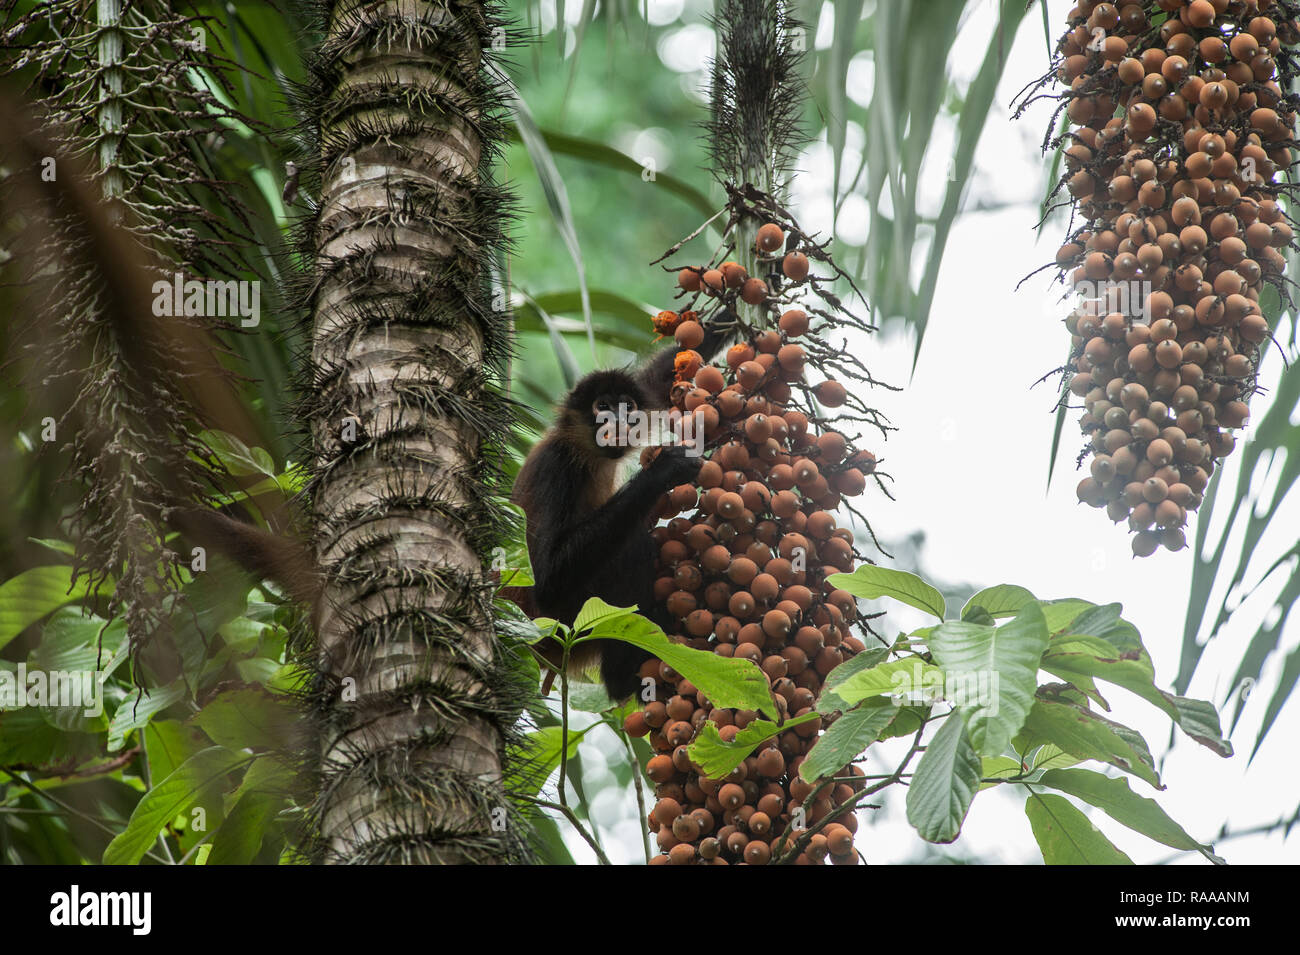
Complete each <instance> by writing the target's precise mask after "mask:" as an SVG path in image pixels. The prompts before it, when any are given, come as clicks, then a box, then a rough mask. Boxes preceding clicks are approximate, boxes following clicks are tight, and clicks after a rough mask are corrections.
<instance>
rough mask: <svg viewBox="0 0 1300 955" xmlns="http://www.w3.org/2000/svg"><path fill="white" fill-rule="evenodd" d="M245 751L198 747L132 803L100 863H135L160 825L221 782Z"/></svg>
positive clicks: (245, 757) (239, 763)
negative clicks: (121, 826)
mask: <svg viewBox="0 0 1300 955" xmlns="http://www.w3.org/2000/svg"><path fill="white" fill-rule="evenodd" d="M251 759H252V757H250V756H248V755H247V754H241V753H232V752H231V751H230V750H228V749H226V748H225V747H222V746H210V747H208V748H207V749H204V750H200V751H199V752H197V753H195V754H194V755H193V756H191V757H190V758H189V759H187V760H186V761H185V762H184V763H182V764H181V765H180V766H178V767H176V769H175V771H173V772H172V773H171V774H170V775H169V776H168V777H167V778H166V779H164V780H163V781H162V782H160V783H158V784H157V785H155V786H154V787H153V788H152V789H151V790H149V792H147V793H145V795H144V797H143V798H142V799H141V800H140V802H139V803H137V804H136V807H135V811H134V812H132V813H131V818H130V819H129V820H128V821H127V824H126V828H125V829H124V830H123V831H122V832H120V833H118V834H117V836H115V837H114V839H113V841H112V842H110V843H109V844H108V848H106V849H105V850H104V865H135V864H136V863H137V862H139V861H140V859H141V858H142V857H143V856H144V854H145V852H147V851H148V850H149V847H150V846H151V845H153V843H154V841H155V840H156V839H157V838H158V833H160V832H162V830H163V827H164V826H166V825H167V824H168V823H169V822H171V821H172V820H173V819H175V818H176V817H177V816H178V815H180V814H181V813H183V812H185V811H186V810H187V809H189V808H190V807H191V806H193V805H194V804H195V803H196V802H198V801H199V800H200V799H202V798H204V797H205V796H206V795H207V794H208V793H210V792H212V791H214V790H216V789H218V788H220V787H222V786H224V785H225V782H226V776H227V775H228V774H229V773H231V772H233V771H234V770H235V769H237V768H238V767H240V766H242V765H244V764H245V763H247V762H249V761H250V760H251Z"/></svg>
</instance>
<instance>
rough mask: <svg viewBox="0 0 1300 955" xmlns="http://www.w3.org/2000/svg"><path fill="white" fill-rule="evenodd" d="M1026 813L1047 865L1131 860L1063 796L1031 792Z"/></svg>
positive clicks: (1129, 862) (1097, 863)
mask: <svg viewBox="0 0 1300 955" xmlns="http://www.w3.org/2000/svg"><path fill="white" fill-rule="evenodd" d="M1025 815H1026V816H1028V817H1029V825H1030V826H1031V827H1032V828H1033V830H1034V839H1036V840H1037V841H1038V848H1039V849H1040V850H1041V851H1042V853H1043V861H1044V862H1046V863H1047V864H1048V865H1132V864H1133V860H1132V859H1130V858H1129V857H1128V856H1126V855H1125V854H1124V853H1123V852H1121V851H1120V850H1119V849H1116V848H1115V846H1114V845H1112V844H1111V841H1110V840H1109V839H1107V838H1106V837H1105V836H1104V835H1102V833H1101V830H1100V829H1098V828H1097V827H1096V826H1094V825H1093V824H1092V822H1091V820H1089V819H1088V817H1087V816H1085V815H1084V814H1083V813H1082V812H1080V811H1079V810H1078V809H1076V808H1075V807H1074V806H1073V805H1072V804H1071V803H1070V801H1069V800H1068V799H1066V798H1065V797H1064V796H1056V795H1053V794H1052V793H1033V794H1032V795H1030V797H1029V798H1028V799H1027V800H1026V801H1025Z"/></svg>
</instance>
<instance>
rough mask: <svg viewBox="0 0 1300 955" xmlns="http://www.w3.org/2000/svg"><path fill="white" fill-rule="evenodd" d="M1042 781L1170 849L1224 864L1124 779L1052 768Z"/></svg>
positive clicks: (1084, 771)
mask: <svg viewBox="0 0 1300 955" xmlns="http://www.w3.org/2000/svg"><path fill="white" fill-rule="evenodd" d="M1040 782H1041V783H1042V784H1043V785H1044V786H1050V787H1051V788H1052V789H1057V790H1060V791H1061V792H1063V793H1068V794H1070V795H1071V796H1075V797H1077V798H1079V799H1082V800H1083V801H1084V802H1086V803H1088V804H1089V805H1090V806H1096V807H1097V808H1098V809H1101V810H1102V811H1104V812H1105V813H1106V815H1108V816H1110V817H1111V818H1112V819H1114V820H1115V821H1116V822H1118V823H1121V824H1122V825H1125V826H1127V827H1128V828H1130V829H1132V830H1134V831H1135V832H1140V833H1142V835H1144V836H1146V837H1147V838H1149V839H1154V840H1155V841H1156V842H1159V843H1161V844H1163V845H1166V846H1169V847H1170V848H1171V849H1183V850H1186V851H1188V852H1199V853H1201V854H1202V855H1203V856H1205V858H1207V859H1209V860H1210V861H1211V862H1213V863H1215V864H1216V865H1223V864H1224V861H1223V860H1222V859H1221V858H1219V857H1218V856H1216V855H1215V854H1214V852H1213V850H1212V849H1211V848H1210V847H1209V846H1207V845H1202V844H1201V843H1199V842H1197V841H1196V840H1195V839H1193V838H1192V837H1191V836H1189V835H1188V834H1187V833H1186V831H1184V829H1183V827H1182V826H1180V825H1178V823H1176V822H1174V820H1173V819H1171V818H1170V817H1169V815H1168V814H1167V813H1166V812H1165V811H1164V810H1163V809H1161V808H1160V804H1159V803H1157V802H1156V801H1155V800H1154V799H1148V798H1146V797H1145V796H1139V795H1138V794H1137V793H1135V792H1133V790H1132V789H1130V788H1129V785H1128V780H1127V779H1125V778H1123V777H1118V778H1117V777H1111V776H1105V775H1103V774H1102V773H1097V772H1093V771H1092V770H1090V769H1052V770H1048V771H1047V772H1045V773H1043V775H1042V777H1041V778H1040Z"/></svg>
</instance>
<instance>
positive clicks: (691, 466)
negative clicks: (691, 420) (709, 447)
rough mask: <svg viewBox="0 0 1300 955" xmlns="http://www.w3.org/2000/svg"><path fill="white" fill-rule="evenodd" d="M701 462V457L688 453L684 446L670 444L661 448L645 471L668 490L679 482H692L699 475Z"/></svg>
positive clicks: (702, 460) (702, 461)
mask: <svg viewBox="0 0 1300 955" xmlns="http://www.w3.org/2000/svg"><path fill="white" fill-rule="evenodd" d="M703 463H704V458H703V457H701V456H699V455H694V456H692V455H689V454H687V453H686V449H685V448H683V447H680V446H676V445H672V446H669V447H665V448H661V449H660V451H659V453H658V454H657V455H656V456H655V459H654V460H653V461H651V462H650V467H649V468H647V469H646V471H647V473H648V474H649V475H651V476H652V477H653V478H654V480H655V483H656V484H658V485H659V486H660V487H661V488H662V489H663V490H665V491H668V490H671V489H672V488H675V487H677V486H678V485H679V484H687V483H690V482H693V481H694V480H695V479H696V477H698V476H699V473H700V465H701V464H703Z"/></svg>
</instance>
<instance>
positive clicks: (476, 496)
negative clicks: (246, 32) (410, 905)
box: [305, 0, 522, 864]
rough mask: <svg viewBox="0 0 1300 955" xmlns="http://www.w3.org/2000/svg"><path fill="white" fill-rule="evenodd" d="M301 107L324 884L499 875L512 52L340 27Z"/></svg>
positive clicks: (457, 16)
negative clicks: (503, 279) (449, 868)
mask: <svg viewBox="0 0 1300 955" xmlns="http://www.w3.org/2000/svg"><path fill="white" fill-rule="evenodd" d="M322 12H323V13H324V14H325V22H324V24H323V31H324V35H323V41H322V44H321V47H320V50H319V53H318V56H317V58H316V59H315V60H314V61H313V62H312V63H311V64H309V65H310V71H311V74H312V77H313V80H312V83H311V85H310V87H309V89H308V90H306V91H305V92H306V94H307V95H306V98H305V105H306V106H307V108H308V109H309V111H310V112H311V115H312V116H313V117H314V119H315V125H316V129H317V131H318V135H319V140H318V142H317V143H316V148H318V150H319V155H318V157H316V158H317V159H318V161H319V174H320V193H319V195H320V200H319V206H318V210H317V212H316V214H315V216H314V219H313V221H312V223H311V224H310V229H309V233H310V249H311V251H312V254H313V257H314V266H315V272H314V276H313V282H312V285H311V287H310V291H309V293H308V296H307V303H308V305H309V312H310V333H311V334H310V340H311V355H310V361H309V367H310V372H311V375H312V382H311V391H312V404H311V408H310V409H309V422H308V424H309V427H310V429H311V439H312V446H313V449H314V453H315V477H314V481H313V486H312V501H313V508H314V520H315V530H316V548H317V556H318V559H319V561H320V564H321V568H322V571H323V573H324V577H325V579H324V598H323V600H322V602H321V609H320V610H319V611H318V613H317V619H316V625H317V626H316V631H317V665H318V667H319V673H320V677H321V679H320V681H319V684H320V688H319V690H318V702H319V707H320V715H321V717H322V728H323V732H322V736H321V740H320V743H321V764H320V766H321V772H322V780H321V781H322V785H321V791H320V796H319V800H318V803H317V806H316V807H315V822H316V825H317V828H318V832H317V836H318V840H319V846H318V850H319V851H318V855H319V857H320V858H322V859H323V860H324V861H329V862H364V863H389V862H398V863H416V864H421V863H463V862H475V863H481V862H500V861H509V860H510V859H512V858H516V857H517V855H518V852H519V851H520V846H521V844H522V843H521V840H520V835H521V833H520V830H519V826H518V825H516V824H515V823H514V821H513V820H512V819H510V818H509V809H508V805H507V803H506V801H505V799H504V796H503V792H502V788H501V779H502V774H503V760H504V759H505V756H504V753H505V748H506V747H505V744H506V742H507V739H508V737H509V734H510V726H511V725H512V724H513V722H514V718H515V715H516V714H517V713H518V688H517V685H516V684H515V683H514V682H513V681H512V679H511V678H510V676H509V674H510V672H512V671H511V670H510V668H509V667H508V666H507V665H505V663H504V662H503V660H502V655H501V651H500V648H499V647H498V646H497V642H496V637H495V634H494V630H493V620H492V614H491V597H492V589H491V587H490V586H489V585H488V583H487V579H486V576H485V574H484V558H485V556H486V555H487V554H488V552H489V551H490V549H491V547H492V546H493V545H494V544H495V543H496V537H495V535H496V532H497V530H498V528H499V527H500V516H499V514H498V513H497V512H496V510H495V504H494V503H493V501H492V499H491V497H490V494H491V493H493V492H494V491H495V488H496V485H497V479H498V474H497V470H496V463H497V459H498V456H499V455H500V453H501V449H502V447H503V441H504V437H505V433H506V430H507V428H508V426H509V423H510V416H509V413H508V406H507V403H506V402H505V401H504V400H503V399H502V398H501V397H500V393H499V391H498V390H497V389H496V387H495V385H496V383H497V382H498V381H499V380H500V374H501V368H502V363H503V361H504V358H505V353H506V345H505V342H506V341H507V340H508V339H507V337H506V335H505V330H504V324H503V319H502V316H500V315H498V314H496V313H494V312H493V311H492V309H491V307H490V305H489V294H488V273H489V263H490V261H491V259H490V256H491V253H492V249H493V247H494V246H495V245H497V244H498V243H499V242H500V222H501V220H502V218H503V209H504V208H505V199H504V197H503V194H502V192H501V191H500V190H499V189H498V188H497V187H495V186H494V185H493V184H492V182H491V180H490V177H489V176H488V174H487V169H488V167H489V165H490V163H491V161H492V160H493V159H495V156H496V150H497V147H498V144H499V143H500V142H501V141H502V136H501V130H500V125H499V123H500V120H499V111H500V101H499V99H498V98H497V96H496V89H495V86H494V84H493V83H492V82H491V81H490V80H489V79H488V78H487V77H486V75H485V72H484V59H485V55H490V53H491V52H492V49H493V47H494V46H500V40H501V39H502V38H503V37H504V35H505V33H504V29H503V28H502V27H501V26H500V24H499V21H498V20H497V19H496V16H495V12H494V10H493V9H491V8H490V7H488V6H486V5H484V4H483V3H479V2H474V0H465V2H458V0H451V2H444V3H428V2H421V0H387V2H382V3H374V2H367V3H360V2H357V0H340V2H336V3H333V4H328V3H327V4H325V5H324V10H323V11H322Z"/></svg>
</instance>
